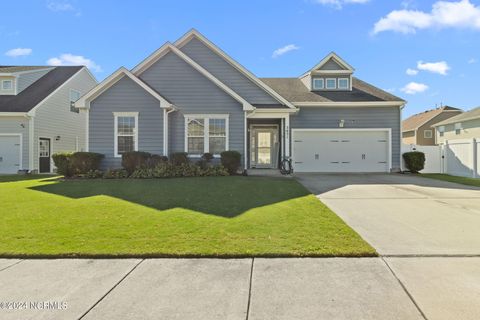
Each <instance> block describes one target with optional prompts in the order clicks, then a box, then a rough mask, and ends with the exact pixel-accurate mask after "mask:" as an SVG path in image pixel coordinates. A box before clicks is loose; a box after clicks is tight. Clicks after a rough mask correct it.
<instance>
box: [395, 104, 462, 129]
mask: <svg viewBox="0 0 480 320" xmlns="http://www.w3.org/2000/svg"><path fill="white" fill-rule="evenodd" d="M445 111H460V112H461V111H462V110H460V109H457V108H453V107H449V106H445V107H442V108H438V109H433V110H427V111H425V112H422V113H418V114H414V115H413V116H411V117H409V118H407V119H405V120H403V121H402V132H406V131H412V130H416V129H418V128H419V127H421V126H423V125H424V124H425V123H427V122H428V121H430V120H432V119H433V118H435V117H436V116H438V115H439V114H441V113H443V112H445ZM452 117H453V115H452Z"/></svg>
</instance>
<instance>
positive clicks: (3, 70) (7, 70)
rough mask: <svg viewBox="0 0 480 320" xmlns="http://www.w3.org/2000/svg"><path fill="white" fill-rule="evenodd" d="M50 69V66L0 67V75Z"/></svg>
mask: <svg viewBox="0 0 480 320" xmlns="http://www.w3.org/2000/svg"><path fill="white" fill-rule="evenodd" d="M48 68H52V67H51V66H0V73H15V72H22V71H31V70H41V69H48Z"/></svg>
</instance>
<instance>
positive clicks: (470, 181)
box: [420, 173, 480, 187]
mask: <svg viewBox="0 0 480 320" xmlns="http://www.w3.org/2000/svg"><path fill="white" fill-rule="evenodd" d="M420 176H421V177H425V178H430V179H437V180H443V181H448V182H455V183H460V184H464V185H467V186H474V187H480V179H474V178H466V177H457V176H451V175H448V174H441V173H422V174H421V175H420Z"/></svg>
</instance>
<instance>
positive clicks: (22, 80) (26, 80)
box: [17, 68, 52, 93]
mask: <svg viewBox="0 0 480 320" xmlns="http://www.w3.org/2000/svg"><path fill="white" fill-rule="evenodd" d="M50 70H52V68H48V69H42V70H38V71H32V72H28V73H22V74H20V75H19V76H18V79H17V93H20V92H22V91H23V90H25V89H26V88H27V87H28V86H30V85H31V84H32V83H34V82H35V81H37V80H38V79H40V78H41V77H43V76H44V75H46V74H47V73H48V72H49V71H50Z"/></svg>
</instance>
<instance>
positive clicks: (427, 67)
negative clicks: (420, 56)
mask: <svg viewBox="0 0 480 320" xmlns="http://www.w3.org/2000/svg"><path fill="white" fill-rule="evenodd" d="M417 68H418V69H419V70H424V71H429V72H432V73H438V74H441V75H444V76H445V75H447V72H448V70H450V67H449V66H448V64H447V62H446V61H439V62H423V61H418V63H417Z"/></svg>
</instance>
